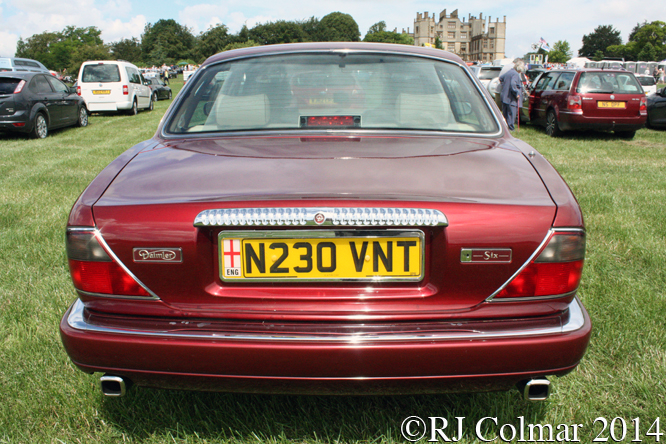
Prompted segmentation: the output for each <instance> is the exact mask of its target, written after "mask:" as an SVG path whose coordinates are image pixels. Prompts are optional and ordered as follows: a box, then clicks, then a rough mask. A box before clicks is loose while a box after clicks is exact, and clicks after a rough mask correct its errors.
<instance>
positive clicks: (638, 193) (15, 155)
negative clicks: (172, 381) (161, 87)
mask: <svg viewBox="0 0 666 444" xmlns="http://www.w3.org/2000/svg"><path fill="white" fill-rule="evenodd" d="M172 87H173V88H174V90H175V91H177V90H179V88H180V85H179V84H178V83H177V82H176V81H174V82H172ZM167 106H168V102H166V101H163V102H157V104H156V109H155V111H153V112H140V113H139V115H138V116H134V117H130V116H117V115H113V116H97V115H95V116H92V117H91V119H90V126H89V127H87V128H82V129H80V128H70V129H64V130H59V131H54V132H53V133H52V134H51V135H50V136H49V137H48V138H47V139H46V140H27V139H26V138H24V137H21V136H12V135H6V134H4V135H0V183H1V186H0V199H1V201H2V205H1V206H0V226H1V229H0V264H1V266H0V443H30V444H32V443H39V444H41V443H54V444H56V443H67V444H70V443H86V444H88V443H123V442H129V443H226V442H247V443H250V442H252V443H255V442H256V443H259V442H276V443H280V442H296V443H318V442H321V443H331V442H362V443H391V442H405V441H404V439H403V438H402V437H401V435H400V424H401V423H402V421H403V420H404V419H405V418H406V417H408V416H411V415H418V416H422V417H428V416H441V417H445V418H447V419H448V420H449V421H451V422H453V421H455V419H454V418H455V417H456V416H463V417H465V418H466V419H465V426H464V432H465V434H464V437H463V440H462V441H461V442H478V439H476V438H475V432H474V424H475V423H476V422H477V421H478V420H479V419H481V418H483V417H485V416H492V417H497V419H498V422H499V424H500V425H501V424H504V423H511V424H517V423H518V419H517V418H518V417H519V416H523V417H525V420H526V421H527V422H528V423H542V424H552V425H557V424H567V425H571V424H574V423H580V424H583V429H582V430H581V432H580V439H581V442H591V441H592V439H593V438H594V437H595V436H596V435H597V433H598V432H599V431H600V430H601V424H599V423H597V424H596V425H595V424H594V420H595V418H597V417H600V416H601V417H605V418H607V419H608V420H609V421H610V420H611V419H612V418H614V417H622V418H625V419H626V421H627V422H629V421H631V419H633V418H636V417H639V418H640V420H641V439H642V440H643V442H655V438H654V437H647V438H646V436H645V432H646V431H647V428H648V427H649V425H650V424H652V422H653V421H654V419H655V418H657V417H661V419H662V430H663V431H666V430H664V429H666V383H665V381H666V329H665V328H664V327H665V325H666V323H665V321H664V317H665V315H666V295H665V290H664V289H665V288H666V271H665V270H666V267H665V266H664V264H665V263H666V209H665V208H666V204H665V202H666V175H664V171H666V137H664V135H665V133H664V132H658V131H652V130H647V129H645V130H641V131H639V132H638V134H637V135H636V138H635V139H634V140H631V141H627V140H618V139H616V138H615V137H613V136H612V135H611V134H604V133H582V134H572V135H567V136H566V137H563V138H560V139H551V138H549V137H547V136H545V134H544V132H543V130H542V129H539V128H534V127H529V126H528V127H522V128H521V129H520V130H519V132H518V134H517V135H518V136H519V137H521V138H523V139H524V140H526V141H527V142H528V143H530V144H531V145H533V146H534V147H535V148H537V149H538V150H539V151H540V152H541V153H543V154H544V155H545V156H546V157H547V158H548V159H549V160H550V161H551V162H552V163H553V164H554V165H555V167H556V168H557V169H558V170H559V171H560V173H561V174H562V175H563V176H564V178H565V179H566V180H567V182H568V183H569V185H570V186H571V188H572V189H573V191H574V193H575V195H576V196H577V197H578V199H579V201H580V204H581V206H582V208H583V212H584V215H585V220H586V224H587V230H588V244H587V245H588V247H587V261H586V264H585V272H584V276H583V283H582V287H581V289H580V296H581V298H582V300H583V302H584V303H585V305H586V307H587V309H588V311H589V313H590V316H591V317H592V320H593V324H594V330H593V335H592V341H591V343H590V347H589V349H588V352H587V355H586V356H585V358H584V359H583V361H582V362H581V364H580V366H579V367H578V368H577V369H576V370H575V371H574V372H573V373H571V374H569V375H568V376H566V377H564V378H559V379H555V380H554V393H553V395H552V396H551V398H550V399H549V400H548V401H547V402H544V403H528V402H525V401H523V400H522V399H520V397H519V396H518V393H517V392H515V391H512V392H506V393H477V394H459V395H437V396H394V397H320V396H311V397H309V396H265V395H238V394H223V393H197V392H178V391H167V390H152V389H136V390H132V391H130V393H129V394H128V396H126V397H125V398H122V399H111V398H104V397H103V396H102V394H101V392H100V391H99V389H98V387H97V380H98V377H99V375H96V376H91V375H86V374H84V373H82V372H80V371H78V370H76V369H75V368H74V367H73V365H72V364H71V363H70V361H69V359H68V357H67V355H66V354H65V352H64V350H63V347H62V345H61V343H60V337H59V335H58V323H59V321H60V318H61V316H62V314H63V313H64V312H65V310H66V309H67V307H68V306H69V304H71V303H72V301H73V300H74V298H75V295H74V291H73V289H72V286H71V283H70V279H69V275H68V271H67V266H66V258H65V256H64V248H63V247H64V245H63V233H64V227H65V223H66V219H67V215H68V212H69V210H70V208H71V205H72V204H73V202H74V201H75V199H76V198H77V196H78V194H79V193H80V192H81V191H82V190H83V189H84V188H85V187H86V185H87V184H88V183H89V182H90V181H91V180H92V179H93V178H94V177H95V175H96V174H97V173H98V172H99V171H101V170H102V169H103V168H104V166H106V165H107V164H108V163H109V162H110V161H112V160H113V159H114V158H115V157H116V156H117V155H118V154H120V153H122V152H123V151H125V150H126V149H127V148H129V147H131V146H132V145H134V144H135V143H138V142H140V141H142V140H145V139H148V138H150V137H151V136H152V135H153V132H154V130H155V128H156V126H157V123H158V121H159V119H160V118H161V116H162V114H163V112H164V111H165V110H166V107H167ZM486 424H488V423H486ZM488 425H489V424H488ZM631 430H633V428H632V427H630V431H631ZM484 432H485V433H487V435H486V436H488V437H490V438H493V437H494V436H495V434H496V433H497V431H496V430H495V428H494V427H492V428H491V427H485V428H484ZM603 436H606V437H608V433H607V432H606V434H605V435H602V437H603ZM449 437H451V433H449ZM631 439H633V436H630V437H627V438H626V439H625V441H627V442H628V441H630V440H631ZM664 439H666V437H663V438H662V440H664ZM495 442H501V441H499V440H498V441H495ZM611 442H612V441H611Z"/></svg>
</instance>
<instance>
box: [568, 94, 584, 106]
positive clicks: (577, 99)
mask: <svg viewBox="0 0 666 444" xmlns="http://www.w3.org/2000/svg"><path fill="white" fill-rule="evenodd" d="M567 107H568V108H569V109H583V98H582V97H581V96H578V95H575V94H574V95H571V96H569V101H568V105H567Z"/></svg>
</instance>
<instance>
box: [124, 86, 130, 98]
mask: <svg viewBox="0 0 666 444" xmlns="http://www.w3.org/2000/svg"><path fill="white" fill-rule="evenodd" d="M123 95H124V96H127V95H129V86H127V85H123Z"/></svg>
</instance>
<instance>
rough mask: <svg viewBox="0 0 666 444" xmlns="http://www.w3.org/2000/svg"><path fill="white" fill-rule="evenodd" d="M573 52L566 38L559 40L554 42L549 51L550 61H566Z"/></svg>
mask: <svg viewBox="0 0 666 444" xmlns="http://www.w3.org/2000/svg"><path fill="white" fill-rule="evenodd" d="M572 55H573V52H572V51H571V48H570V47H569V42H567V41H566V40H558V41H557V42H555V43H554V44H553V48H552V50H551V51H550V52H548V61H549V62H551V63H566V62H567V61H568V60H569V59H570V58H571V56H572Z"/></svg>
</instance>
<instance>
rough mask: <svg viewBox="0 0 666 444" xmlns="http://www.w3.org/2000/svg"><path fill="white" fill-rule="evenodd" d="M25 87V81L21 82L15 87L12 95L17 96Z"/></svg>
mask: <svg viewBox="0 0 666 444" xmlns="http://www.w3.org/2000/svg"><path fill="white" fill-rule="evenodd" d="M24 86H25V80H21V81H20V82H19V83H18V85H16V88H14V94H18V93H20V92H21V91H23V87H24Z"/></svg>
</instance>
